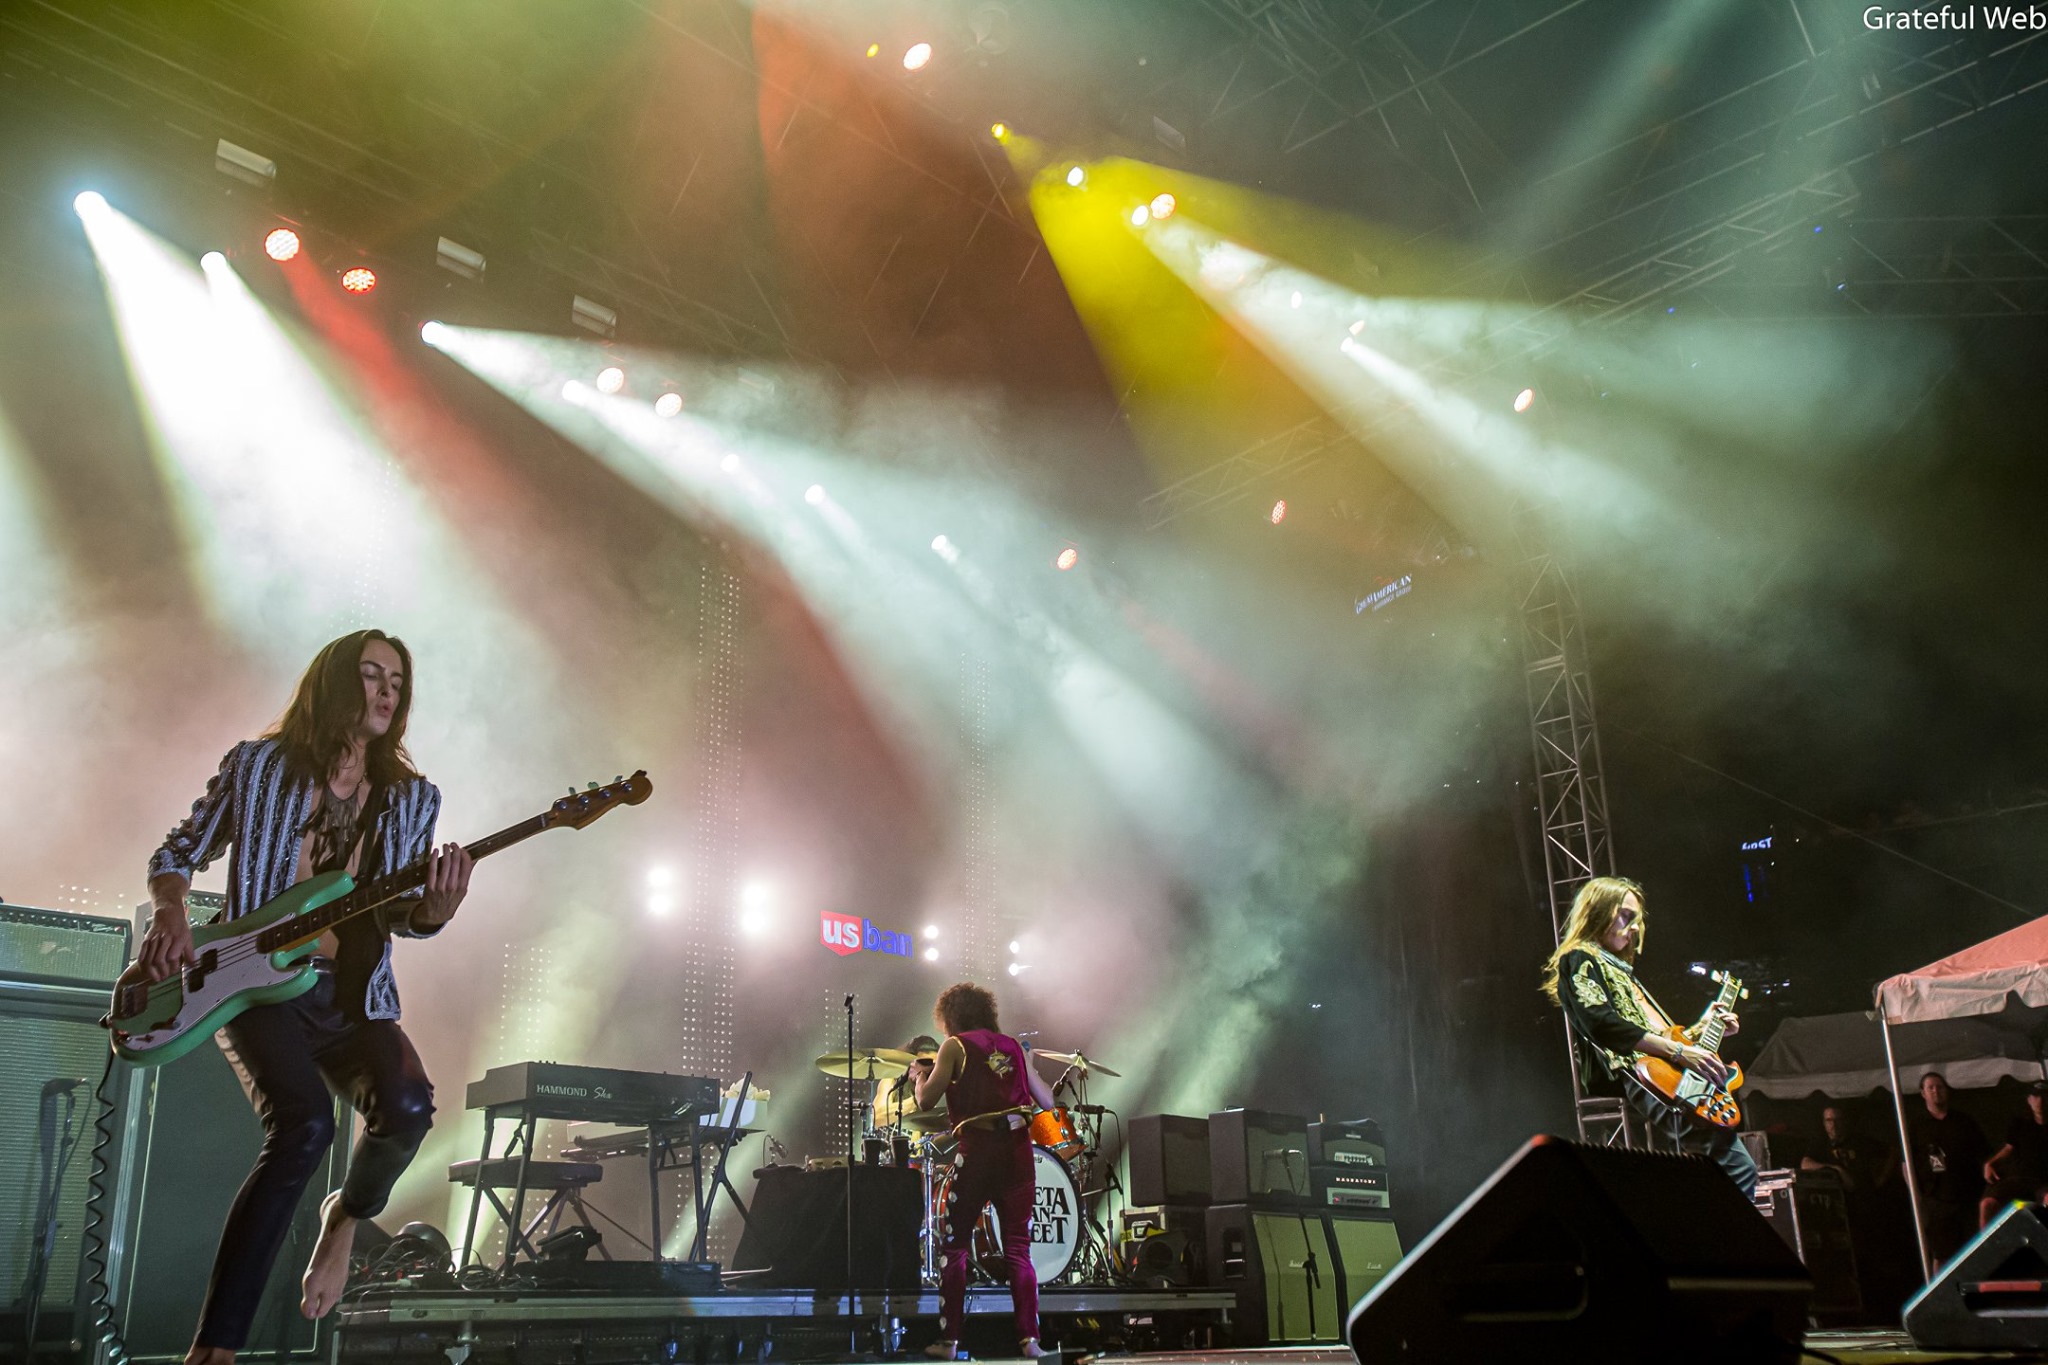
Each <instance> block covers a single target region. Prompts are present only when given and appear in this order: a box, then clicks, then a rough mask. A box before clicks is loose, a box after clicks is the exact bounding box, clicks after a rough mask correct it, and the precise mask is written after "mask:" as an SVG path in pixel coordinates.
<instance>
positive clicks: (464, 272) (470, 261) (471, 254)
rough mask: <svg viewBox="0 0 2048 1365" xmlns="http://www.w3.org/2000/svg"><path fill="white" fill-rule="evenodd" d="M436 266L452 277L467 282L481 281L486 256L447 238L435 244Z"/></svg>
mask: <svg viewBox="0 0 2048 1365" xmlns="http://www.w3.org/2000/svg"><path fill="white" fill-rule="evenodd" d="M434 264H435V265H438V266H440V267H441V268H442V269H443V270H445V271H447V272H448V273H449V274H451V275H460V276H462V278H463V279H465V280H480V279H482V278H483V277H484V264H485V262H484V254H483V253H482V252H481V251H475V250H472V249H471V248H469V247H466V246H464V245H463V244H462V243H460V242H451V241H449V240H448V239H447V238H446V237H443V238H441V239H439V240H438V241H436V242H435V243H434Z"/></svg>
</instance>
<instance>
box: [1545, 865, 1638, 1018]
mask: <svg viewBox="0 0 2048 1365" xmlns="http://www.w3.org/2000/svg"><path fill="white" fill-rule="evenodd" d="M1631 895H1633V896H1634V897H1635V898H1636V904H1637V905H1639V906H1641V907H1642V913H1641V914H1640V915H1639V916H1637V918H1636V942H1635V947H1634V948H1633V949H1632V950H1630V952H1629V955H1628V956H1629V961H1631V962H1633V961H1635V959H1636V958H1637V957H1638V956H1640V955H1641V953H1642V951H1643V940H1644V939H1645V938H1646V937H1648V935H1649V930H1650V896H1649V893H1648V892H1646V891H1644V890H1643V888H1642V884H1641V883H1640V882H1632V881H1630V880H1629V879H1628V878H1626V877H1595V878H1593V879H1592V880H1591V881H1589V882H1587V883H1586V884H1585V885H1584V886H1582V887H1580V888H1579V894H1578V895H1577V896H1575V897H1573V898H1572V912H1571V914H1569V915H1567V916H1566V917H1565V921H1564V931H1563V932H1562V933H1560V934H1559V935H1558V939H1557V951H1556V952H1554V953H1552V954H1551V955H1550V961H1548V962H1546V963H1544V964H1543V993H1544V994H1545V995H1547V996H1549V997H1550V998H1551V999H1552V1000H1556V999H1557V966H1558V963H1560V962H1562V961H1563V960H1564V955H1565V954H1566V953H1569V952H1571V951H1573V950H1574V949H1580V950H1583V951H1586V952H1597V951H1598V950H1599V949H1600V947H1601V941H1602V940H1603V939H1605V938H1606V937H1607V931H1608V930H1609V929H1612V928H1613V927H1614V917H1615V916H1616V915H1619V914H1620V913H1621V903H1622V902H1623V901H1625V900H1627V899H1628V898H1629V897H1630V896H1631Z"/></svg>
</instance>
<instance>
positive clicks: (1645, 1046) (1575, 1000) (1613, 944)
mask: <svg viewBox="0 0 2048 1365" xmlns="http://www.w3.org/2000/svg"><path fill="white" fill-rule="evenodd" d="M1644 928H1645V910H1644V894H1643V888H1642V887H1641V886H1639V885H1637V884H1636V883H1635V882H1632V881H1630V880H1628V879H1627V878H1626V877H1595V878H1593V879H1592V880H1591V881H1589V882H1587V883H1586V884H1585V885H1584V886H1582V887H1580V888H1579V894H1578V896H1577V898H1575V899H1574V900H1573V901H1572V910H1571V914H1570V916H1569V917H1568V918H1567V919H1566V920H1565V925H1564V933H1563V935H1562V936H1561V937H1560V940H1559V942H1558V945H1557V951H1556V952H1554V953H1552V954H1551V955H1550V961H1549V962H1547V963H1545V964H1544V968H1543V993H1544V994H1545V995H1547V996H1549V997H1550V998H1551V999H1552V1000H1553V1001H1555V1002H1556V1003H1557V1004H1559V1005H1560V1006H1562V1007H1563V1009H1564V1013H1565V1020H1566V1022H1567V1023H1568V1024H1569V1025H1570V1027H1571V1031H1572V1036H1573V1038H1574V1039H1575V1040H1576V1041H1577V1043H1578V1054H1579V1083H1580V1085H1581V1087H1582V1088H1583V1089H1584V1090H1585V1091H1586V1092H1587V1093H1588V1094H1608V1095H1611V1094H1615V1093H1617V1092H1618V1093H1620V1094H1622V1095H1623V1096H1624V1097H1625V1098H1626V1099H1627V1101H1628V1104H1629V1107H1630V1108H1632V1109H1634V1110H1635V1111H1636V1112H1637V1113H1639V1114H1641V1115H1642V1116H1643V1117H1644V1118H1645V1119H1646V1120H1647V1121H1648V1122H1649V1123H1650V1125H1651V1126H1652V1127H1653V1128H1655V1129H1656V1130H1657V1131H1659V1132H1661V1133H1663V1134H1665V1136H1667V1137H1668V1138H1670V1139H1671V1141H1672V1142H1673V1144H1674V1145H1676V1147H1677V1148H1678V1150H1679V1151H1682V1152H1689V1153H1692V1154H1694V1155H1697V1156H1704V1157H1706V1158H1708V1159H1709V1160H1711V1161H1712V1162H1713V1163H1714V1164H1715V1165H1717V1166H1719V1167H1720V1168H1721V1169H1722V1170H1724V1171H1726V1172H1727V1173H1728V1178H1729V1179H1731V1180H1733V1181H1734V1182H1735V1184H1736V1185H1737V1187H1739V1188H1740V1189H1741V1190H1742V1193H1743V1195H1744V1197H1748V1196H1749V1195H1751V1194H1753V1193H1755V1191H1756V1180H1757V1172H1756V1163H1755V1162H1754V1161H1752V1160H1750V1157H1749V1152H1748V1149H1746V1148H1745V1147H1744V1146H1743V1145H1742V1143H1741V1142H1740V1141H1739V1140H1738V1139H1737V1138H1736V1136H1735V1133H1734V1130H1732V1129H1729V1128H1721V1127H1717V1126H1715V1125H1712V1124H1707V1123H1703V1122H1701V1121H1699V1120H1698V1119H1696V1118H1695V1117H1694V1116H1693V1114H1692V1113H1691V1112H1690V1111H1689V1110H1687V1109H1684V1108H1681V1107H1679V1106H1678V1105H1675V1104H1671V1103H1669V1102H1667V1101H1666V1100H1665V1099H1664V1098H1663V1097H1662V1096H1661V1095H1658V1094H1657V1093H1655V1092H1654V1091H1652V1090H1651V1089H1650V1088H1649V1087H1647V1086H1645V1085H1644V1084H1642V1082H1641V1081H1639V1080H1637V1079H1636V1076H1635V1071H1634V1067H1635V1063H1636V1059H1637V1058H1638V1057H1641V1056H1645V1055H1647V1056H1652V1057H1659V1058H1662V1059H1664V1060H1665V1061H1668V1062H1669V1063H1671V1065H1673V1066H1675V1067H1677V1068H1679V1069H1680V1070H1683V1071H1690V1072H1693V1073H1694V1074H1696V1075H1698V1076H1700V1077H1702V1078H1703V1079H1705V1080H1708V1081H1711V1082H1713V1083H1714V1084H1715V1085H1717V1086H1718V1085H1725V1084H1726V1083H1727V1080H1728V1065H1727V1063H1726V1062H1723V1061H1722V1060H1721V1059H1720V1057H1718V1056H1716V1055H1715V1054H1714V1052H1713V1051H1712V1050H1711V1049H1709V1048H1703V1047H1700V1046H1698V1045H1697V1044H1696V1043H1695V1042H1693V1041H1690V1040H1688V1039H1684V1038H1679V1037H1673V1036H1671V1035H1672V1033H1673V1027H1672V1023H1671V1018H1670V1016H1669V1015H1668V1014H1666V1013H1665V1012H1664V1009H1663V1008H1662V1007H1661V1006H1660V1005H1658V1003H1657V1002H1656V1001H1655V1000H1653V999H1652V998H1651V997H1650V993H1649V991H1647V990H1645V989H1644V988H1643V984H1642V982H1640V981H1638V980H1637V979H1636V969H1635V964H1636V959H1637V957H1638V956H1640V955H1641V953H1642V950H1643V931H1644ZM1715 1020H1718V1021H1719V1022H1720V1024H1721V1031H1722V1032H1723V1033H1730V1034H1732V1033H1734V1032H1735V1031H1736V1030H1737V1029H1738V1028H1740V1027H1741V1023H1740V1021H1739V1020H1738V1019H1737V1018H1736V1017H1735V1015H1734V1014H1733V1013H1732V1012H1730V1011H1728V1010H1725V1009H1720V1008H1718V1007H1716V1008H1711V1009H1709V1011H1708V1014H1707V1017H1705V1018H1702V1019H1701V1020H1700V1022H1699V1024H1698V1025H1695V1026H1694V1027H1693V1028H1692V1029H1690V1030H1687V1032H1688V1033H1689V1034H1691V1036H1692V1038H1695V1039H1696V1038H1697V1037H1698V1036H1699V1032H1700V1029H1701V1028H1703V1027H1704V1026H1705V1025H1707V1024H1708V1023H1710V1022H1713V1021H1715Z"/></svg>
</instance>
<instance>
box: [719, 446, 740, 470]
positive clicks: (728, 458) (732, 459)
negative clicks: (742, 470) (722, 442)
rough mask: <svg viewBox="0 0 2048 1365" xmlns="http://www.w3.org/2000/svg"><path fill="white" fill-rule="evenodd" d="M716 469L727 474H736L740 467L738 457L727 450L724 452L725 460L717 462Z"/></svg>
mask: <svg viewBox="0 0 2048 1365" xmlns="http://www.w3.org/2000/svg"><path fill="white" fill-rule="evenodd" d="M718 467H719V468H720V469H723V470H724V471H725V472H726V473H728V474H732V473H737V472H738V470H739V467H740V457H739V456H737V455H735V454H733V453H732V452H731V451H730V450H728V451H726V452H725V458H724V459H722V460H720V461H719V462H718Z"/></svg>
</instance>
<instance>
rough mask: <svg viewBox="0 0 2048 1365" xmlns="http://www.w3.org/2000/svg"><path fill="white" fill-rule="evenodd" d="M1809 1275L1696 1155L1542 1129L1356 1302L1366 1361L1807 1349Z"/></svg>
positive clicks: (1355, 1322)
mask: <svg viewBox="0 0 2048 1365" xmlns="http://www.w3.org/2000/svg"><path fill="white" fill-rule="evenodd" d="M1812 1294H1813V1284H1812V1281H1810V1280H1809V1279H1808V1278H1807V1275H1806V1271H1805V1268H1804V1267H1802V1266H1801V1265H1800V1264H1799V1258H1798V1257H1797V1256H1795V1255H1793V1254H1792V1250H1791V1248H1789V1247H1787V1246H1786V1245H1785V1244H1784V1242H1782V1241H1781V1240H1779V1238H1778V1236H1777V1234H1775V1233H1773V1232H1772V1231H1771V1229H1770V1226H1769V1224H1768V1223H1766V1222H1765V1221H1764V1220H1763V1219H1762V1218H1761V1217H1759V1216H1758V1215H1757V1212H1756V1210H1755V1208H1753V1207H1752V1206H1751V1204H1750V1202H1749V1201H1748V1200H1747V1199H1745V1198H1744V1197H1743V1195H1742V1192H1741V1191H1740V1190H1738V1189H1737V1188H1736V1187H1735V1185H1734V1183H1733V1182H1732V1181H1730V1180H1729V1179H1728V1177H1727V1176H1726V1175H1725V1174H1723V1173H1722V1172H1721V1170H1720V1169H1719V1168H1718V1167H1716V1166H1714V1165H1713V1164H1712V1163H1710V1162H1708V1161H1706V1160H1704V1159H1702V1158H1699V1157H1685V1156H1668V1155H1663V1154H1660V1153H1652V1152H1633V1151H1615V1150H1610V1149H1607V1148H1603V1147H1582V1146H1579V1145H1577V1144H1575V1143H1570V1142H1567V1141H1565V1140H1564V1139H1563V1138H1557V1137H1543V1136H1539V1137H1534V1138H1531V1139H1530V1140H1529V1141H1528V1142H1527V1143H1525V1144H1524V1145H1523V1146H1522V1148H1521V1150H1519V1151H1518V1152H1516V1153H1515V1154H1514V1155H1513V1156H1512V1157H1510V1158H1509V1159H1508V1161H1507V1162H1506V1164H1504V1165H1503V1166H1501V1168H1500V1169H1499V1170H1497V1171H1495V1172H1494V1173H1493V1175H1492V1176H1490V1177H1489V1178H1488V1179H1487V1181H1486V1183H1484V1184H1483V1185H1481V1186H1480V1187H1479V1188H1478V1189H1477V1190H1476V1191H1474V1192H1473V1193H1472V1195H1471V1196H1470V1197H1468V1198H1467V1199H1466V1200H1465V1202H1464V1203H1463V1204H1461V1205H1459V1207H1458V1208H1457V1209H1456V1210H1455V1211H1454V1212H1453V1213H1452V1214H1451V1216H1450V1217H1449V1218H1446V1219H1445V1220H1444V1221H1443V1222H1442V1223H1440V1224H1438V1225H1437V1227H1436V1228H1435V1230H1434V1231H1432V1232H1431V1233H1430V1234H1429V1236H1427V1237H1425V1238H1424V1239H1423V1240H1422V1242H1421V1244H1420V1245H1418V1246H1417V1247H1416V1248H1415V1250H1414V1251H1413V1252H1412V1253H1410V1254H1409V1256H1408V1257H1407V1259H1405V1260H1404V1261H1402V1262H1401V1263H1400V1264H1399V1265H1398V1266H1396V1267H1395V1268H1394V1270H1393V1271H1392V1273H1390V1274H1389V1275H1387V1277H1386V1278H1385V1279H1383V1280H1381V1281H1380V1282H1379V1284H1378V1285H1377V1286H1375V1287H1374V1288H1373V1289H1372V1291H1371V1292H1370V1293H1368V1294H1367V1295H1366V1296H1365V1298H1364V1299H1363V1300H1362V1301H1361V1302H1360V1303H1359V1304H1358V1306H1357V1307H1356V1308H1355V1309H1354V1310H1353V1311H1352V1314H1351V1324H1350V1334H1349V1335H1350V1340H1351V1348H1352V1350H1353V1351H1355V1352H1356V1353H1357V1355H1358V1358H1359V1359H1360V1360H1364V1361H1372V1362H1375V1365H1378V1363H1379V1362H1389V1363H1392V1362H1401V1361H1416V1362H1424V1361H1427V1362H1429V1363H1430V1365H1460V1363H1462V1362H1475V1363H1476V1362H1494V1361H1501V1360H1578V1359H1583V1360H1599V1361H1602V1362H1643V1365H1651V1363H1652V1362H1656V1363H1657V1365H1663V1363H1664V1362H1680V1361H1682V1362H1702V1363H1704V1362H1710V1361H1711V1362H1715V1365H1726V1363H1727V1362H1731V1361H1738V1360H1739V1361H1743V1362H1745V1365H1749V1363H1750V1362H1754V1363H1755V1365H1766V1363H1767V1362H1784V1365H1792V1362H1794V1361H1796V1360H1797V1359H1798V1356H1799V1342H1800V1338H1801V1334H1802V1333H1803V1331H1804V1330H1805V1326H1806V1308H1807V1302H1808V1300H1809V1299H1810V1298H1811V1297H1812Z"/></svg>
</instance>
